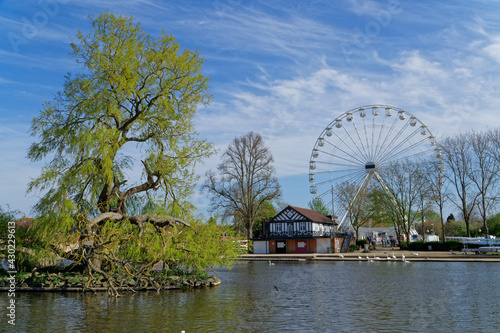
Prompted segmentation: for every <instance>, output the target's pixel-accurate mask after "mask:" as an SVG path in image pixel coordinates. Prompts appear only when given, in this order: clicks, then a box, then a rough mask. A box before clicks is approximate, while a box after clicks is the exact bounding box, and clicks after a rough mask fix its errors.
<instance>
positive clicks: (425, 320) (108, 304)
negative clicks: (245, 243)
mask: <svg viewBox="0 0 500 333" xmlns="http://www.w3.org/2000/svg"><path fill="white" fill-rule="evenodd" d="M218 276H219V278H220V279H221V280H222V285H220V286H218V287H213V288H206V289H197V290H182V291H181V290H174V291H165V292H161V293H156V292H140V293H135V294H133V293H128V294H125V295H124V296H123V297H119V298H116V299H115V298H111V297H108V296H106V295H105V294H93V293H88V292H87V293H84V294H82V293H17V294H16V323H17V325H16V327H15V328H16V332H181V331H183V330H184V331H185V332H186V333H190V332H353V331H359V332H362V331H368V332H401V331H406V332H465V331H475V332H498V331H500V313H499V312H500V265H499V264H498V263H481V262H477V263H476V262H474V263H464V262H414V263H411V264H406V265H405V264H403V263H402V262H385V261H384V262H372V263H370V262H367V261H361V262H341V261H338V262H326V261H302V262H285V261H281V262H275V263H274V265H269V264H268V262H266V261H264V262H263V261H250V262H247V261H241V262H238V263H237V264H235V266H234V267H233V269H232V270H229V271H228V270H222V271H219V272H218ZM2 298H3V300H2V301H1V302H2V303H1V306H2V308H3V309H5V307H4V306H5V304H6V303H5V299H6V297H2ZM3 321H4V322H3V323H2V324H4V323H5V324H6V321H7V320H6V319H5V318H4V319H3ZM6 326H8V325H5V326H4V327H6Z"/></svg>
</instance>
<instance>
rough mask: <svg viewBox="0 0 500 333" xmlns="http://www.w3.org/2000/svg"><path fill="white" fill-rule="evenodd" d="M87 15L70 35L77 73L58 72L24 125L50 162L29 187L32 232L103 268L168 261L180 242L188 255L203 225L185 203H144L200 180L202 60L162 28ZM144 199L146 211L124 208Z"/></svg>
mask: <svg viewBox="0 0 500 333" xmlns="http://www.w3.org/2000/svg"><path fill="white" fill-rule="evenodd" d="M90 20H91V23H92V27H93V30H92V31H91V32H90V33H89V34H84V33H83V32H81V31H79V33H78V34H77V36H76V41H75V42H74V43H72V44H71V47H72V54H73V55H74V57H75V58H76V61H77V63H78V64H80V65H81V66H82V67H83V71H82V73H79V74H76V75H71V74H68V75H67V76H66V78H65V82H64V88H63V89H62V91H60V92H59V93H57V95H56V96H55V97H54V99H53V100H51V101H49V102H46V103H45V104H44V106H43V109H42V110H41V113H40V115H39V116H38V117H36V118H34V119H33V122H32V126H31V134H32V135H33V136H35V137H36V138H37V141H36V142H35V143H33V144H32V145H31V147H30V148H29V151H28V158H29V159H31V160H32V161H40V160H45V159H50V162H49V163H48V164H47V165H46V166H45V167H44V168H43V169H42V172H41V175H40V176H38V177H37V178H36V179H34V180H33V181H31V183H30V184H29V191H40V192H41V193H43V195H42V197H41V199H40V201H39V202H38V203H37V205H36V206H35V209H36V211H37V212H38V213H39V215H40V219H39V223H37V225H38V231H37V232H38V235H39V237H41V238H42V239H43V240H44V241H45V243H46V244H52V245H53V246H54V244H57V245H58V246H59V248H60V249H64V251H62V252H63V254H64V255H65V256H68V257H69V256H71V255H73V258H74V259H75V260H80V261H81V262H83V263H84V264H85V265H87V266H88V267H89V269H90V270H91V271H94V272H97V273H99V274H104V273H105V269H108V270H109V269H113V267H116V265H117V263H122V264H123V263H125V262H126V263H134V262H136V263H141V267H148V265H152V264H153V262H157V261H160V260H163V261H164V262H168V261H169V260H170V262H172V263H173V262H176V260H177V259H178V258H174V259H172V258H173V256H174V257H175V256H177V257H178V256H181V252H182V251H184V252H186V253H189V255H188V257H191V258H194V257H196V256H193V253H192V251H193V250H192V249H189V244H191V245H192V244H193V243H189V239H192V240H193V239H194V241H196V239H195V238H196V237H197V236H200V237H201V234H200V233H198V234H196V232H195V229H196V230H198V228H195V227H192V226H191V225H190V222H189V221H188V219H190V218H192V216H191V215H190V214H188V213H186V212H188V210H183V209H180V210H178V211H180V212H184V213H182V214H177V215H176V214H174V215H173V216H172V215H168V212H167V211H166V210H165V209H164V206H162V205H151V201H153V200H155V198H158V197H162V196H163V197H164V200H165V202H170V203H172V202H174V203H177V204H178V205H180V206H181V207H182V205H183V204H182V202H183V201H184V200H186V198H187V197H188V196H189V195H190V193H191V192H192V190H193V187H194V185H195V183H196V181H197V180H198V179H197V177H196V176H195V173H194V166H195V165H196V163H198V162H200V161H201V160H202V158H204V157H207V156H209V155H210V154H212V152H213V148H212V146H211V144H209V143H208V142H206V141H205V140H202V139H199V138H198V135H197V133H196V132H195V130H194V127H193V116H194V115H195V113H196V111H197V108H198V107H199V106H200V105H206V104H207V103H208V102H209V100H210V95H209V94H208V86H207V82H208V80H209V79H208V78H207V77H206V76H204V75H203V73H202V64H203V58H202V57H201V56H200V55H199V54H198V53H197V52H193V51H191V50H187V49H183V48H181V47H180V45H179V44H178V43H177V42H176V40H175V38H174V37H173V36H172V35H169V34H167V33H165V32H164V31H162V33H161V35H160V36H159V37H158V38H153V37H151V36H150V35H149V34H147V33H145V32H144V31H143V30H142V28H141V27H140V24H138V23H136V22H135V21H134V19H133V18H131V17H130V18H128V17H122V16H119V17H118V16H115V15H113V14H111V13H104V14H101V15H99V16H98V17H90ZM135 174H136V175H135ZM141 207H144V209H145V210H143V212H144V214H139V215H137V214H136V215H131V214H130V213H131V212H132V213H137V212H139V213H141ZM162 207H163V208H162ZM151 208H153V209H151ZM186 228H187V229H186ZM212 231H213V241H214V242H215V241H216V240H217V239H220V236H217V234H218V233H217V232H216V230H212ZM190 232H194V233H195V234H193V235H191V236H188V234H189V233H190ZM180 235H182V237H184V238H181V239H180V240H177V241H176V237H177V236H179V237H181V236H180ZM195 236H196V237H195ZM193 237H194V238H193ZM203 237H206V235H204V236H203ZM176 251H180V252H178V253H177V254H176V253H175V252H176ZM189 251H190V252H189ZM209 252H210V251H207V253H209ZM219 257H220V255H217V256H215V257H214V258H219ZM198 258H200V256H198ZM212 259H213V258H212ZM212 259H209V261H210V260H212ZM193 260H194V259H193ZM213 260H218V259H213ZM177 262H178V261H177ZM144 263H146V264H144ZM181 264H183V265H184V267H187V266H189V265H190V264H189V263H186V262H181ZM198 264H199V263H198ZM198 264H194V265H195V266H196V265H198Z"/></svg>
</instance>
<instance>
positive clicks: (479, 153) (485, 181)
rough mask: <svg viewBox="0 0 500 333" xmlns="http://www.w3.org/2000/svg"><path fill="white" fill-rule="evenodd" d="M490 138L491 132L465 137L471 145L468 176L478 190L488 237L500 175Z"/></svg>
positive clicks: (481, 213)
mask: <svg viewBox="0 0 500 333" xmlns="http://www.w3.org/2000/svg"><path fill="white" fill-rule="evenodd" d="M490 137H491V134H490V133H489V132H475V131H471V132H468V133H467V134H466V135H465V138H466V140H467V141H468V142H469V143H470V147H471V159H472V165H471V168H470V169H468V176H469V178H470V180H471V181H472V183H473V184H474V185H475V187H476V190H477V194H478V202H477V207H478V208H479V214H480V215H481V220H482V222H483V227H484V232H485V235H486V237H488V235H489V230H488V223H487V214H488V211H489V208H490V207H491V205H492V204H493V203H494V199H493V197H491V196H490V194H491V192H493V190H494V186H495V182H496V180H497V179H498V175H499V164H498V163H497V161H496V159H495V156H494V153H493V152H494V148H495V147H494V141H492V140H489V138H490Z"/></svg>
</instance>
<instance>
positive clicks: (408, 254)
mask: <svg viewBox="0 0 500 333" xmlns="http://www.w3.org/2000/svg"><path fill="white" fill-rule="evenodd" d="M403 256H404V259H405V260H406V261H409V262H412V261H418V262H454V261H457V262H500V254H475V253H474V252H459V251H450V252H439V251H417V252H415V251H407V250H400V249H399V248H395V249H391V248H377V249H376V250H371V251H370V252H368V253H364V252H362V251H356V252H349V253H304V254H301V253H283V254H244V255H241V256H240V257H239V260H248V261H251V260H271V261H273V260H274V261H281V260H327V261H369V260H373V261H402V260H403Z"/></svg>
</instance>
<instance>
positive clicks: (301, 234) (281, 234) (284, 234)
mask: <svg viewBox="0 0 500 333" xmlns="http://www.w3.org/2000/svg"><path fill="white" fill-rule="evenodd" d="M266 236H267V237H265V238H311V237H344V234H343V233H338V232H335V231H325V230H323V231H294V232H288V231H274V232H272V231H269V232H267V233H266Z"/></svg>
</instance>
